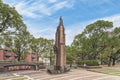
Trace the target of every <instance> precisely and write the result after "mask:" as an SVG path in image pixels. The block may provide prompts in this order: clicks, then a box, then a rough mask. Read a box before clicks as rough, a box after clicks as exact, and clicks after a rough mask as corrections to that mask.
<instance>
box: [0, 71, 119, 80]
mask: <svg viewBox="0 0 120 80" xmlns="http://www.w3.org/2000/svg"><path fill="white" fill-rule="evenodd" d="M6 74H8V73H6ZM11 74H18V75H22V76H27V77H28V78H29V79H28V80H120V76H113V75H107V74H102V73H96V72H90V71H87V70H83V69H72V70H71V71H70V72H67V73H64V74H57V75H51V74H48V73H47V72H46V71H25V72H24V71H23V72H16V73H15V72H13V73H11ZM0 78H1V77H0Z"/></svg>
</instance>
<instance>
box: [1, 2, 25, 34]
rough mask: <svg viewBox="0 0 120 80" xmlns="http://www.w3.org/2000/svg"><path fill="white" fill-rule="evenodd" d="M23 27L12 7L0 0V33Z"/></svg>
mask: <svg viewBox="0 0 120 80" xmlns="http://www.w3.org/2000/svg"><path fill="white" fill-rule="evenodd" d="M21 27H25V24H24V23H23V21H22V17H21V16H20V15H19V13H18V12H17V11H16V10H15V8H14V7H10V6H9V5H8V4H5V3H3V2H2V0H0V33H1V32H3V31H5V30H6V29H7V28H15V29H17V30H19V28H21Z"/></svg>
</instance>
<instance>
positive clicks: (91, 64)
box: [77, 60, 99, 66]
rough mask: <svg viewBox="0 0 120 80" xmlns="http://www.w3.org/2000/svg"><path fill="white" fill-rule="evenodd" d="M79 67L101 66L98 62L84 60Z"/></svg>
mask: <svg viewBox="0 0 120 80" xmlns="http://www.w3.org/2000/svg"><path fill="white" fill-rule="evenodd" d="M77 64H78V65H84V64H86V65H87V66H99V63H98V60H82V61H78V62H77Z"/></svg>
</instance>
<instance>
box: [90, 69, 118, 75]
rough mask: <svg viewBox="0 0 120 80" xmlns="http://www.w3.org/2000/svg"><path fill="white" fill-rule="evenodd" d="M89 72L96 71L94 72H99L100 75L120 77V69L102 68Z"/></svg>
mask: <svg viewBox="0 0 120 80" xmlns="http://www.w3.org/2000/svg"><path fill="white" fill-rule="evenodd" d="M88 71H94V72H99V73H104V74H110V75H115V76H120V69H116V68H113V67H112V68H101V69H90V70H88Z"/></svg>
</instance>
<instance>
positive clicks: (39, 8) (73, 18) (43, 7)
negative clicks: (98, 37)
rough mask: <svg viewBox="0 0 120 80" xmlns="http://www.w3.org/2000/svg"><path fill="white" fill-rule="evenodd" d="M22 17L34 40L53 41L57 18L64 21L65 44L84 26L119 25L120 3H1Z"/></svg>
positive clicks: (85, 0)
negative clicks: (13, 8) (9, 6)
mask: <svg viewBox="0 0 120 80" xmlns="http://www.w3.org/2000/svg"><path fill="white" fill-rule="evenodd" d="M3 1H4V3H7V4H9V5H11V6H14V7H15V8H16V10H17V11H18V12H19V13H20V14H21V15H22V16H23V20H24V22H25V24H26V25H27V28H28V30H29V31H30V33H31V34H33V35H34V36H35V37H45V38H48V39H55V37H54V36H55V31H56V28H57V26H58V23H59V17H60V16H62V18H63V21H64V27H65V31H66V32H65V33H66V44H67V45H69V44H71V42H72V41H73V39H74V37H75V35H77V34H78V33H81V31H83V30H84V28H85V26H86V25H88V24H90V23H93V22H95V21H96V20H108V21H112V22H113V23H114V26H116V27H119V26H120V0H3Z"/></svg>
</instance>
